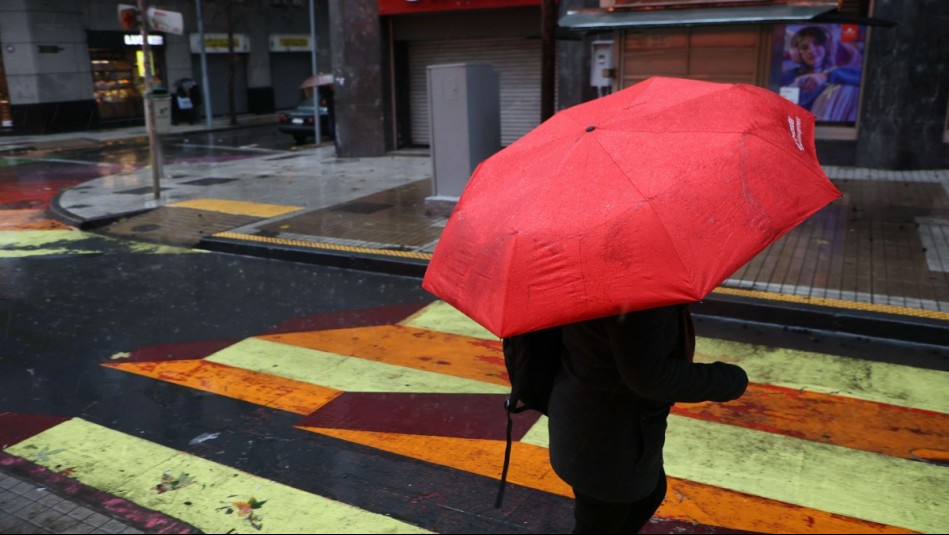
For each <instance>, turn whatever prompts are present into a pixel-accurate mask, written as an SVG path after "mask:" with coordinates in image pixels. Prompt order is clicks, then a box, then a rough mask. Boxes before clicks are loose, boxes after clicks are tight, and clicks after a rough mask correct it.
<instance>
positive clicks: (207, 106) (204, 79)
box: [196, 0, 213, 130]
mask: <svg viewBox="0 0 949 535" xmlns="http://www.w3.org/2000/svg"><path fill="white" fill-rule="evenodd" d="M196 9H197V11H198V36H199V37H201V92H202V93H203V94H204V125H205V126H206V127H207V128H208V129H209V130H210V129H211V127H212V126H213V121H212V120H211V84H209V83H208V54H207V52H206V51H205V46H204V16H203V15H202V14H201V13H202V9H201V0H198V3H197V7H196Z"/></svg>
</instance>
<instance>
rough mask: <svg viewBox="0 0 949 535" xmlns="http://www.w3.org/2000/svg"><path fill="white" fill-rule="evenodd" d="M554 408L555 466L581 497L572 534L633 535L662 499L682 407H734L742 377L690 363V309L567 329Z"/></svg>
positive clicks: (728, 368) (726, 368)
mask: <svg viewBox="0 0 949 535" xmlns="http://www.w3.org/2000/svg"><path fill="white" fill-rule="evenodd" d="M562 333H563V334H562V337H563V343H564V352H563V355H562V361H563V366H562V368H561V371H560V372H559V373H558V375H557V377H556V379H555V382H554V387H553V391H552V394H551V398H550V406H549V420H548V425H549V432H550V461H551V465H552V467H553V469H554V471H555V472H556V473H557V475H559V476H560V477H561V479H563V480H564V481H565V482H566V483H568V484H569V485H570V486H571V487H572V488H573V492H574V495H575V498H576V500H575V510H574V517H575V527H574V531H573V533H637V532H639V530H640V529H642V527H643V526H645V525H646V523H647V522H648V521H649V519H650V518H651V517H652V516H653V514H654V513H655V512H656V510H657V509H658V508H659V506H660V505H661V504H662V501H663V499H664V497H665V494H666V475H665V471H664V467H663V456H662V450H663V446H664V443H665V432H666V419H667V417H668V416H669V411H670V409H671V407H672V405H673V404H674V403H676V402H699V401H729V400H733V399H737V398H739V397H740V396H741V395H742V394H743V393H744V392H745V389H746V388H747V386H748V376H747V374H746V373H745V371H744V370H742V369H741V368H740V367H738V366H735V365H732V364H726V363H722V362H715V363H711V364H696V363H694V362H693V355H694V349H695V331H694V327H693V323H692V317H691V312H690V311H689V308H688V306H687V305H677V306H667V307H660V308H653V309H649V310H643V311H639V312H631V313H628V314H621V315H617V316H610V317H606V318H601V319H595V320H590V321H583V322H578V323H572V324H568V325H565V326H563V330H562Z"/></svg>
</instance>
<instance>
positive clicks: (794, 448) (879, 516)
mask: <svg viewBox="0 0 949 535" xmlns="http://www.w3.org/2000/svg"><path fill="white" fill-rule="evenodd" d="M664 457H665V463H666V472H667V473H668V474H669V475H671V476H674V477H679V478H682V479H688V480H690V481H696V482H700V483H705V484H708V485H714V486H717V487H722V488H726V489H730V490H734V491H738V492H743V493H747V494H753V495H755V496H761V497H764V498H770V499H773V500H778V501H781V502H786V503H792V504H795V505H800V506H803V507H810V508H814V509H820V510H823V511H827V512H830V513H836V514H841V515H846V516H851V517H855V518H862V519H864V520H869V521H872V522H879V523H881V524H888V525H892V526H899V527H903V528H906V529H911V530H915V531H920V532H923V533H943V532H944V531H945V529H946V528H947V527H949V470H946V468H945V467H941V466H936V465H931V464H926V463H921V462H916V461H909V460H905V459H897V458H893V457H887V456H885V455H880V454H876V453H868V452H863V451H858V450H852V449H847V448H843V447H840V446H832V445H829V444H820V443H817V442H809V441H806V440H801V439H796V438H792V437H786V436H782V435H776V434H772V433H766V432H761V431H752V430H748V429H742V428H737V427H731V426H728V425H721V424H715V423H709V422H703V421H700V420H695V419H692V418H684V417H678V416H671V417H670V418H669V431H668V433H667V435H666V447H665V450H664Z"/></svg>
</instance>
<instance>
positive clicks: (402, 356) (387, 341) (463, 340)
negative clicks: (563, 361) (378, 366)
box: [258, 325, 509, 385]
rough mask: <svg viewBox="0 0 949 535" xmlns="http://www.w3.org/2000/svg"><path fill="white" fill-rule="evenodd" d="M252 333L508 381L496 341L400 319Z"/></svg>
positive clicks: (488, 380) (329, 350) (492, 380)
mask: <svg viewBox="0 0 949 535" xmlns="http://www.w3.org/2000/svg"><path fill="white" fill-rule="evenodd" d="M258 338H260V339H262V340H267V341H270V342H280V343H283V344H290V345H295V346H299V347H305V348H308V349H316V350H319V351H325V352H327V353H334V354H337V355H348V356H354V357H359V358H363V359H366V360H373V361H377V362H385V363H388V364H394V365H397V366H405V367H407V368H415V369H419V370H425V371H431V372H437V373H442V374H445V375H453V376H455V377H463V378H466V379H473V380H476V381H484V382H486V383H492V384H497V385H508V384H509V383H508V379H507V370H506V369H505V367H504V356H503V354H502V353H501V344H500V342H495V341H490V340H482V339H480V338H469V337H467V336H460V335H457V334H449V333H441V332H436V331H429V330H426V329H418V328H415V327H407V326H404V325H384V326H379V327H360V328H355V329H337V330H331V331H309V332H299V333H288V334H274V335H266V336H259V337H258Z"/></svg>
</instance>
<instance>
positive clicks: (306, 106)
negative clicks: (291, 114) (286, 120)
mask: <svg viewBox="0 0 949 535" xmlns="http://www.w3.org/2000/svg"><path fill="white" fill-rule="evenodd" d="M297 109H298V110H301V111H305V110H309V111H310V113H313V97H310V98H308V99H306V100H304V101H303V102H301V103H300V104H299V105H298V106H297Z"/></svg>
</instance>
